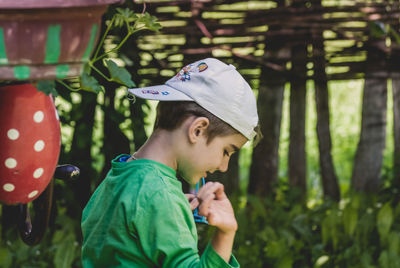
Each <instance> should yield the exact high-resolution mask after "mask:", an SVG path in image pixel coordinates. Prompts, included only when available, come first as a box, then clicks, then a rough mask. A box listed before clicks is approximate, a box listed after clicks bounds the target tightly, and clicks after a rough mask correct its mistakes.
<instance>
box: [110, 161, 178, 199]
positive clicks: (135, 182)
mask: <svg viewBox="0 0 400 268" xmlns="http://www.w3.org/2000/svg"><path fill="white" fill-rule="evenodd" d="M106 180H107V183H108V184H118V185H119V186H116V188H120V190H121V191H124V192H125V191H128V192H130V194H131V195H137V196H138V195H139V194H141V195H146V196H148V195H152V194H154V193H156V192H165V191H167V192H175V191H179V192H181V189H182V188H181V187H182V184H181V182H180V181H179V180H178V179H177V178H176V172H175V170H173V169H172V168H170V167H168V166H165V165H163V164H161V163H158V162H156V161H152V160H148V159H139V160H133V161H129V162H119V161H118V158H116V159H114V160H113V162H112V168H111V171H110V173H109V175H108V176H107V178H106ZM121 188H122V189H121Z"/></svg>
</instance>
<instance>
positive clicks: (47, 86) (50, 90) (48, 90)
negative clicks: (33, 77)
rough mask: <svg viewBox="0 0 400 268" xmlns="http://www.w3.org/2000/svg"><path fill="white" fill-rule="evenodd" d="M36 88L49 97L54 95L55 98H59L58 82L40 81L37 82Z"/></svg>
mask: <svg viewBox="0 0 400 268" xmlns="http://www.w3.org/2000/svg"><path fill="white" fill-rule="evenodd" d="M36 88H37V89H38V90H39V91H41V92H43V93H44V94H46V95H47V96H48V95H50V94H52V95H53V96H54V97H57V96H58V92H57V90H56V82H55V81H54V80H40V81H39V82H37V84H36Z"/></svg>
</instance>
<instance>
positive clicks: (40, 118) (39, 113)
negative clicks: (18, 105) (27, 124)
mask: <svg viewBox="0 0 400 268" xmlns="http://www.w3.org/2000/svg"><path fill="white" fill-rule="evenodd" d="M43 118H44V113H43V112H42V111H37V112H36V113H35V114H34V115H33V121H35V122H36V123H40V122H42V121H43Z"/></svg>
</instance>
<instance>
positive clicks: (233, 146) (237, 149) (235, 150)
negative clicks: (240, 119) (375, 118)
mask: <svg viewBox="0 0 400 268" xmlns="http://www.w3.org/2000/svg"><path fill="white" fill-rule="evenodd" d="M229 146H230V147H231V149H232V151H234V152H237V151H239V148H238V147H237V146H236V145H234V144H229Z"/></svg>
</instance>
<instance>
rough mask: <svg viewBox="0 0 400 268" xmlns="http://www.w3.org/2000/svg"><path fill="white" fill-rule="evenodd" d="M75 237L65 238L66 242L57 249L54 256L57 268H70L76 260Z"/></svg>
mask: <svg viewBox="0 0 400 268" xmlns="http://www.w3.org/2000/svg"><path fill="white" fill-rule="evenodd" d="M74 243H75V241H74V236H73V235H72V234H70V235H68V236H67V237H65V239H64V241H63V242H62V243H61V244H59V246H58V247H57V250H56V253H55V254H54V266H55V268H69V267H71V266H72V262H73V261H74V259H75V245H74Z"/></svg>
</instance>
